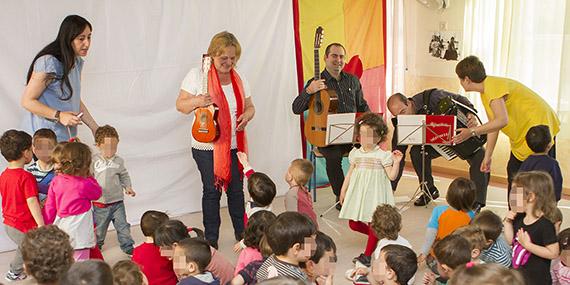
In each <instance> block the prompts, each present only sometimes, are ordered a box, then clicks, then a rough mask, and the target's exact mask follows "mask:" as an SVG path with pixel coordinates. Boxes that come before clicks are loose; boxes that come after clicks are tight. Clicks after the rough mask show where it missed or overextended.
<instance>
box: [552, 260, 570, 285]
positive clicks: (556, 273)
mask: <svg viewBox="0 0 570 285" xmlns="http://www.w3.org/2000/svg"><path fill="white" fill-rule="evenodd" d="M550 275H551V276H552V284H553V285H568V284H570V267H566V266H564V264H562V262H560V259H559V258H557V259H555V260H553V261H552V267H551V268H550Z"/></svg>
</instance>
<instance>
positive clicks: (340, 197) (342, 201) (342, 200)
mask: <svg viewBox="0 0 570 285" xmlns="http://www.w3.org/2000/svg"><path fill="white" fill-rule="evenodd" d="M345 195H346V194H345V193H340V196H339V197H338V201H339V202H340V205H341V206H342V204H344V196H345Z"/></svg>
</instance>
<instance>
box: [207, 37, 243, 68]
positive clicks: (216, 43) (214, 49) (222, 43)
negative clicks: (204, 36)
mask: <svg viewBox="0 0 570 285" xmlns="http://www.w3.org/2000/svg"><path fill="white" fill-rule="evenodd" d="M230 46H233V47H235V48H236V62H237V61H239V58H240V56H241V45H240V44H239V42H238V40H237V38H236V37H235V36H234V35H233V34H232V33H230V32H228V31H223V32H219V33H217V34H215V35H214V37H213V38H212V40H211V41H210V46H209V47H208V55H209V56H218V55H220V54H222V52H223V50H224V49H225V48H227V47H230Z"/></svg>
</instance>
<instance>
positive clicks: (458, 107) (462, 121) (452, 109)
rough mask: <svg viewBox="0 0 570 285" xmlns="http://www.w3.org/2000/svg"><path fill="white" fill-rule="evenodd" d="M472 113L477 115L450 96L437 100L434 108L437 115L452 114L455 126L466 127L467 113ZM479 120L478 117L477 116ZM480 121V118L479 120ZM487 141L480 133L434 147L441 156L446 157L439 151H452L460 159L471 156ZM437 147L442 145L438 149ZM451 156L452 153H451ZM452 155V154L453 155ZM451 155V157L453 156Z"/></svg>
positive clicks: (449, 152) (448, 152)
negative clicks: (466, 138) (448, 144)
mask: <svg viewBox="0 0 570 285" xmlns="http://www.w3.org/2000/svg"><path fill="white" fill-rule="evenodd" d="M468 113H473V114H475V116H476V117H477V115H476V114H477V111H475V110H474V109H472V108H470V107H469V106H466V105H465V104H462V103H461V102H458V101H457V100H454V99H453V98H452V97H445V98H442V99H441V100H439V104H438V108H437V110H436V114H437V115H453V116H455V117H456V119H457V128H467V114H468ZM477 119H478V120H479V117H477ZM479 121H481V120H479ZM486 142H487V136H486V135H480V136H476V137H471V138H469V139H468V140H466V141H464V142H462V143H460V144H456V145H452V146H437V147H435V149H436V151H438V152H439V153H440V154H442V156H444V157H446V158H447V159H448V160H449V159H450V158H448V157H447V156H446V155H444V154H443V153H442V152H441V151H442V150H443V151H444V152H446V153H447V154H451V152H454V154H456V155H457V156H459V157H460V158H461V159H468V158H471V157H472V156H473V155H474V154H475V153H476V152H477V151H479V150H480V149H481V148H483V145H484V144H485V143H486ZM438 147H443V148H441V149H438ZM451 155H452V156H453V154H451ZM453 157H454V156H453ZM453 157H452V158H453Z"/></svg>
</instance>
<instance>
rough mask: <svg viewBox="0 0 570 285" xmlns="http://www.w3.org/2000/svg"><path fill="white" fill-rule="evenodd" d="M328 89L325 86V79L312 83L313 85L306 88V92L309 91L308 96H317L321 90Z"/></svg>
mask: <svg viewBox="0 0 570 285" xmlns="http://www.w3.org/2000/svg"><path fill="white" fill-rule="evenodd" d="M324 89H327V85H326V84H325V80H324V79H319V80H313V81H312V82H311V84H309V86H307V88H305V91H307V94H315V93H317V92H319V91H321V90H324Z"/></svg>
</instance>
